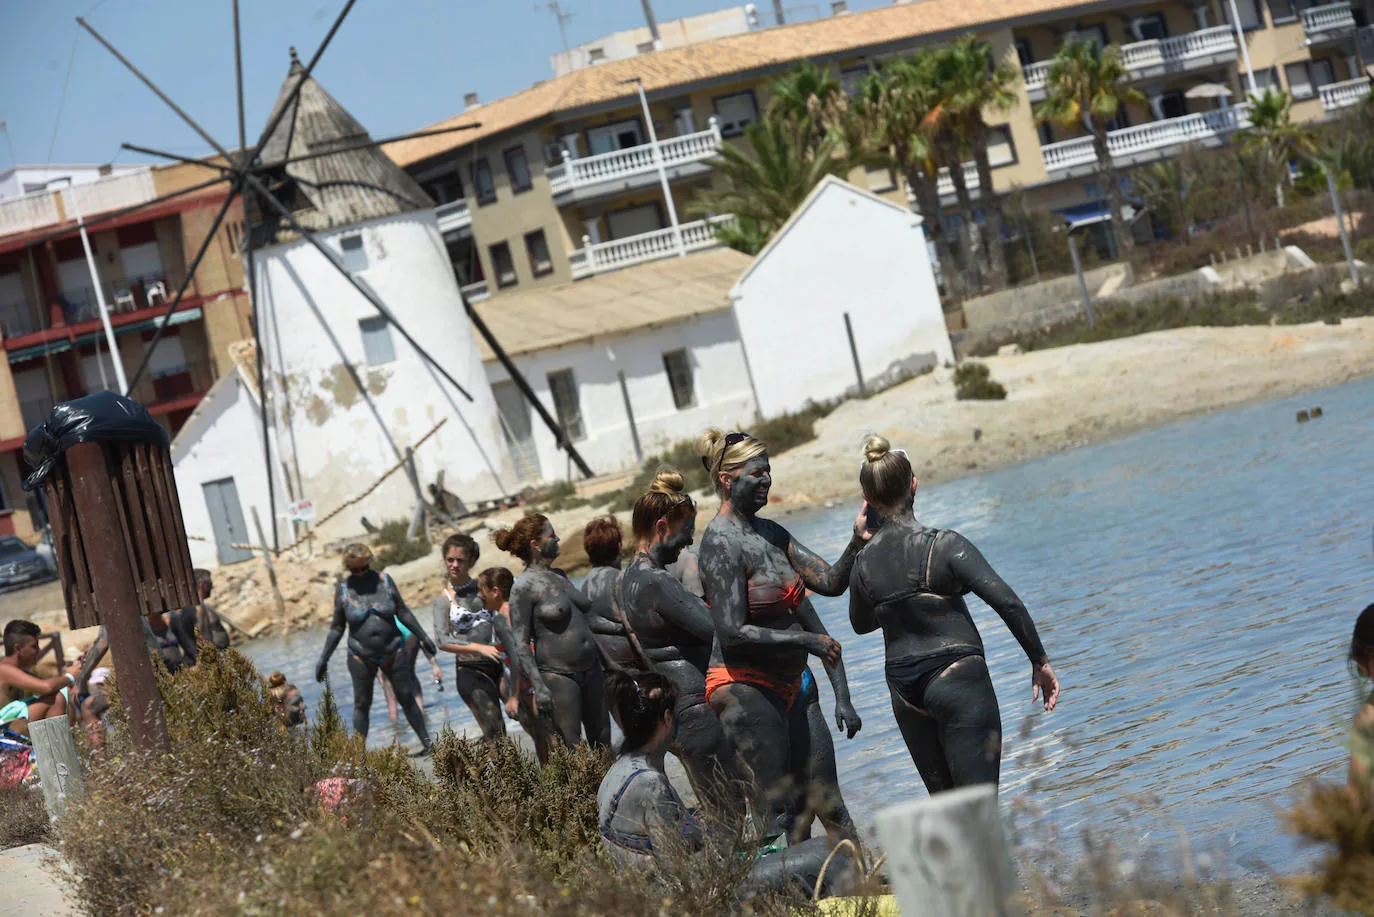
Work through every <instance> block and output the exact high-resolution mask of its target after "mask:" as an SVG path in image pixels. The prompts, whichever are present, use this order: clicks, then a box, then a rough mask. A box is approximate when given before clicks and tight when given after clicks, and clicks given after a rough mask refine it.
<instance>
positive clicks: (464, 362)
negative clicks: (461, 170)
mask: <svg viewBox="0 0 1374 917" xmlns="http://www.w3.org/2000/svg"><path fill="white" fill-rule="evenodd" d="M356 232H361V233H362V235H363V238H364V246H365V249H366V252H367V259H368V266H367V268H366V269H364V270H362V271H360V272H359V273H358V274H357V275H356V276H357V277H358V278H359V279H361V280H362V281H364V282H365V283H366V284H368V285H369V286H370V287H371V288H372V289H373V290H374V291H375V292H376V293H377V295H378V296H379V297H380V298H381V300H382V302H383V303H385V304H386V305H387V307H388V308H389V309H390V311H391V312H392V313H393V314H394V315H395V317H396V319H397V320H398V321H399V322H400V323H401V324H402V325H403V326H404V327H405V328H406V329H407V330H408V331H409V332H410V333H411V335H412V336H413V337H414V338H415V339H416V340H417V341H419V342H420V343H421V345H422V346H423V347H424V348H425V349H426V350H427V351H428V352H429V353H430V355H431V356H433V357H434V358H435V359H436V360H438V361H439V362H440V364H442V365H443V366H444V368H445V369H446V370H447V371H448V372H449V374H450V375H452V376H453V378H454V379H456V380H458V382H459V383H460V384H461V385H463V387H464V388H466V389H467V391H468V392H469V393H470V394H471V395H472V396H473V398H474V399H475V401H474V402H468V401H467V400H466V399H464V398H463V397H462V396H461V395H459V394H458V393H457V392H456V391H455V390H454V389H453V388H452V387H451V386H450V385H448V383H443V386H442V389H441V387H440V384H439V383H440V377H439V376H438V375H437V374H434V373H433V372H432V370H430V369H429V368H428V366H427V364H425V363H424V361H423V360H422V359H421V358H420V357H419V355H418V354H417V353H416V352H415V351H414V350H413V349H412V348H411V346H410V345H409V344H407V343H406V341H405V340H404V338H402V337H401V335H400V333H399V332H397V331H396V330H395V329H392V331H391V339H392V344H393V347H394V350H395V354H396V359H395V360H394V361H393V362H391V363H388V364H385V365H381V366H375V367H373V366H368V365H367V361H366V358H365V354H364V350H363V341H362V334H361V332H360V330H359V326H358V322H359V320H360V319H363V318H370V317H373V316H376V315H377V312H376V310H375V309H374V308H373V307H372V305H371V304H370V303H369V302H368V301H367V300H366V299H364V298H363V297H362V296H361V295H360V294H359V293H358V292H357V291H356V290H354V289H353V288H352V286H350V285H349V283H348V281H347V280H346V279H345V278H344V277H343V276H341V275H340V274H339V273H338V271H336V270H335V268H334V267H333V266H332V265H331V264H330V263H329V262H328V261H327V260H326V259H325V257H324V255H322V254H321V253H320V252H318V251H317V250H315V249H314V248H313V247H312V246H311V245H310V244H309V243H308V242H306V241H297V242H291V243H287V244H284V245H279V246H273V247H271V248H268V249H265V250H263V251H260V252H258V254H257V257H256V265H257V285H258V293H259V297H260V298H259V302H260V303H261V306H260V308H261V311H262V314H263V329H264V330H263V343H264V345H265V352H264V356H265V359H266V362H267V366H268V368H269V369H270V370H271V371H272V372H273V373H277V374H284V375H285V378H286V387H287V390H288V391H289V393H290V398H291V405H292V409H293V410H292V414H293V421H294V427H295V431H294V432H295V436H294V439H295V442H296V444H297V447H298V448H299V450H300V451H299V455H298V456H297V460H298V462H299V466H300V470H301V475H302V477H303V479H304V485H303V490H304V493H305V496H306V497H308V498H309V499H311V500H312V501H314V503H315V505H316V507H317V508H318V511H319V512H320V513H321V514H324V513H327V512H329V511H330V510H332V509H333V508H334V507H336V506H338V505H339V504H341V503H343V502H344V501H345V500H348V499H350V498H352V497H354V496H356V495H358V494H359V493H361V492H362V491H363V490H365V489H366V488H367V487H369V486H371V485H372V483H373V482H374V481H375V480H376V479H377V478H378V477H379V476H380V475H381V473H382V472H383V471H385V470H386V469H388V468H390V467H391V466H392V465H393V464H394V463H395V462H396V453H395V451H393V449H392V448H391V447H390V446H389V445H388V443H387V440H386V438H385V435H384V434H383V432H382V428H381V426H380V425H379V424H378V422H377V419H376V418H375V417H374V415H373V414H372V412H371V411H370V410H369V408H368V406H367V403H366V401H365V400H364V399H363V398H362V397H360V396H359V395H358V393H357V389H356V387H355V386H354V385H353V384H352V382H351V381H350V380H349V378H348V376H347V374H346V371H345V369H344V366H343V364H342V362H341V361H340V358H339V355H338V351H337V350H336V349H335V346H334V345H333V344H332V343H331V336H332V337H333V338H334V339H335V340H337V342H338V345H339V347H340V348H342V350H343V352H344V353H345V355H346V356H347V358H348V360H349V362H350V363H352V364H353V365H354V366H355V367H357V369H358V371H359V373H360V375H361V376H362V377H363V379H364V380H365V386H366V388H367V389H368V391H369V392H370V393H371V395H372V399H373V401H374V403H375V404H376V406H377V410H378V412H379V413H380V415H381V418H382V421H383V422H384V424H385V426H386V428H387V429H388V430H389V431H390V433H391V436H392V437H393V439H394V441H395V443H396V445H397V447H398V448H399V449H401V450H404V449H405V447H406V446H408V445H412V444H414V443H415V442H417V441H418V440H419V439H420V438H421V437H422V436H423V435H424V434H425V433H426V432H428V431H429V430H430V428H432V427H433V426H434V425H435V424H436V423H438V422H439V421H440V420H441V419H444V418H448V422H447V423H446V424H445V425H444V427H443V428H442V429H441V430H440V431H439V433H438V434H436V435H435V436H434V437H432V438H431V440H430V441H429V442H427V443H426V444H425V445H424V446H422V447H421V448H420V449H419V450H417V452H416V464H417V466H418V470H419V475H420V479H421V482H422V483H430V482H432V481H433V480H434V479H435V476H436V474H437V473H438V471H439V470H440V469H441V468H442V469H444V470H445V486H446V487H447V489H448V490H450V491H452V492H453V493H455V494H457V495H458V496H459V497H460V498H462V499H463V500H465V501H467V502H468V503H470V504H471V503H475V502H477V501H478V500H483V499H488V498H491V497H496V496H499V495H500V494H501V493H502V492H503V487H508V486H509V485H510V484H511V483H512V482H513V479H514V477H513V473H512V470H511V463H510V459H509V458H508V457H507V456H506V454H505V449H504V446H503V445H502V443H501V440H500V430H499V426H498V421H497V415H496V404H495V401H494V399H493V398H492V395H491V389H490V387H489V386H488V384H487V379H486V374H485V372H484V371H483V369H482V364H481V359H480V357H479V355H478V351H477V345H476V343H475V341H474V339H473V332H472V328H471V325H470V324H469V322H468V319H467V316H466V314H465V313H464V311H463V305H462V301H461V299H460V298H459V296H458V288H457V285H456V283H455V281H454V278H453V270H452V268H451V267H450V265H449V262H448V256H447V252H446V251H445V249H444V246H443V242H442V239H441V238H440V235H439V231H438V229H437V228H436V227H435V223H434V215H433V212H432V211H422V212H417V213H410V214H404V215H401V216H396V217H388V218H385V219H381V220H373V221H371V222H368V223H363V224H359V225H357V226H354V227H350V228H348V229H343V230H334V231H331V232H328V233H320V234H318V235H317V237H318V238H319V239H320V240H321V241H322V242H323V243H324V244H326V245H328V246H330V247H331V248H333V250H334V251H335V252H336V253H337V252H338V251H339V245H340V242H339V239H340V237H341V236H345V235H351V234H353V233H356ZM312 306H313V307H314V309H318V310H319V313H320V314H321V315H322V316H323V317H324V320H325V322H327V324H328V326H329V330H328V331H326V330H325V329H324V328H323V327H322V326H321V323H320V320H319V319H318V318H317V317H316V314H315V311H314V310H313V309H312ZM278 342H280V344H281V353H278V352H277V345H278ZM450 399H451V400H450ZM455 405H456V406H457V408H458V410H459V411H460V412H461V416H462V418H463V419H464V420H466V423H467V424H468V425H469V426H470V430H469V429H466V428H465V427H464V424H463V422H462V421H461V420H460V419H459V417H458V416H457V415H456V414H455V409H454V406H455ZM274 413H277V412H274ZM287 432H288V431H287V430H286V429H285V427H284V423H283V422H282V421H281V420H280V419H279V420H278V421H277V426H276V433H275V436H276V438H277V440H278V441H279V442H280V443H281V444H282V448H283V453H284V454H283V455H282V456H281V458H282V461H288V462H289V461H290V457H289V454H288V453H289V449H290V442H291V437H290V436H288V435H287ZM493 470H494V471H493ZM413 508H414V500H413V495H412V491H411V489H410V487H409V484H408V483H407V481H406V477H405V475H404V474H402V473H397V474H394V475H392V476H391V477H390V478H389V479H388V480H387V482H386V483H385V484H383V485H382V486H381V487H380V488H378V489H377V491H376V492H374V493H373V494H372V495H371V496H370V497H369V498H368V499H366V500H364V501H363V502H362V503H360V504H358V505H357V506H356V507H355V508H354V509H350V510H349V511H348V512H347V513H345V514H344V515H343V516H341V517H340V518H339V520H338V522H337V524H336V525H335V528H338V529H340V530H344V529H346V530H347V531H349V532H352V531H356V530H357V529H358V518H359V516H364V515H365V516H367V517H368V518H369V520H371V521H374V522H379V521H383V520H386V519H392V518H397V517H402V516H404V517H409V515H410V513H411V511H412V509H413ZM332 531H333V529H331V528H329V527H326V529H325V531H324V532H323V533H322V534H324V536H325V537H330V535H331V532H332ZM283 537H286V533H285V531H283Z"/></svg>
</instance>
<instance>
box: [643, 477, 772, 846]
mask: <svg viewBox="0 0 1374 917" xmlns="http://www.w3.org/2000/svg"><path fill="white" fill-rule="evenodd" d="M632 519H633V522H632V525H633V528H634V536H635V556H634V559H633V560H631V561H630V564H629V566H628V567H626V568H625V572H624V574H623V575H622V576H621V577H620V583H619V589H618V591H617V606H618V607H619V608H620V609H621V610H622V611H623V612H624V613H625V619H626V624H627V625H628V628H627V632H628V633H629V634H630V635H631V637H632V649H634V650H635V652H636V653H637V654H638V653H641V652H642V653H643V654H645V656H647V659H644V660H643V661H642V663H641V665H642V668H644V669H653V670H656V671H657V672H658V673H659V674H661V675H663V676H665V677H666V678H668V679H669V680H670V681H672V683H673V684H674V685H675V686H676V687H677V707H676V710H675V722H676V726H675V727H674V730H673V734H672V735H671V736H670V738H669V742H668V750H669V751H671V752H672V753H673V754H674V755H676V756H677V758H678V759H679V760H680V761H681V762H682V764H683V766H684V767H685V768H686V770H687V776H688V778H689V779H690V780H691V781H692V789H693V790H694V791H695V792H696V795H697V798H698V799H700V800H701V801H702V802H705V803H707V804H709V805H710V806H711V807H712V808H713V809H715V810H717V811H718V812H719V813H720V814H721V815H723V816H724V817H726V818H727V819H728V820H733V819H734V818H742V817H743V815H744V799H743V796H742V793H741V786H742V783H743V781H745V780H746V779H747V775H746V774H745V771H744V767H743V764H742V762H740V760H739V757H738V755H737V754H736V752H735V749H734V746H733V745H731V744H730V740H729V739H728V738H726V735H725V731H724V729H722V728H721V725H720V720H719V719H717V718H716V714H715V712H714V711H712V710H711V708H710V707H709V706H708V705H707V703H706V670H707V668H708V666H709V664H710V660H711V641H712V639H713V637H714V636H715V628H714V626H713V624H712V623H711V610H710V609H709V608H707V607H706V603H705V602H703V601H702V600H701V599H700V598H699V597H697V596H695V595H693V594H692V593H691V592H689V591H688V590H687V589H686V588H685V587H684V586H683V585H682V583H680V582H679V581H678V580H677V578H676V577H675V576H673V574H672V573H671V572H669V569H668V568H669V567H671V566H672V565H673V562H674V561H675V560H677V559H678V557H679V556H680V555H681V554H682V552H683V551H684V550H686V548H687V546H688V545H690V544H691V543H692V538H693V535H694V534H695V532H696V520H697V509H696V505H695V504H693V503H692V498H691V497H689V496H687V494H686V493H684V492H683V481H682V475H681V474H679V473H678V472H677V471H676V470H674V469H672V468H661V469H659V471H658V474H657V475H656V476H655V477H654V481H653V483H652V484H650V485H649V490H648V492H646V493H645V494H644V495H643V496H641V497H640V498H639V499H638V500H637V501H635V506H634V515H633V517H632Z"/></svg>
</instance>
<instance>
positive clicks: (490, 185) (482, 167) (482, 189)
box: [472, 156, 496, 204]
mask: <svg viewBox="0 0 1374 917" xmlns="http://www.w3.org/2000/svg"><path fill="white" fill-rule="evenodd" d="M472 186H473V187H474V188H475V189H477V203H479V204H490V203H491V202H492V201H494V200H496V183H495V182H493V181H492V180H491V163H489V162H487V157H485V156H483V157H482V158H481V159H479V160H477V161H476V162H474V163H473V164H472Z"/></svg>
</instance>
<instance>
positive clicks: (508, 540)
mask: <svg viewBox="0 0 1374 917" xmlns="http://www.w3.org/2000/svg"><path fill="white" fill-rule="evenodd" d="M512 535H513V533H512V532H511V530H510V529H497V530H496V531H494V532H492V533H491V540H492V543H493V544H495V545H496V546H497V547H498V548H500V549H501V550H502V551H505V552H506V553H508V554H509V553H510V549H511V548H513V547H515V545H514V544H513V538H512Z"/></svg>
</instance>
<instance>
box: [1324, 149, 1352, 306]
mask: <svg viewBox="0 0 1374 917" xmlns="http://www.w3.org/2000/svg"><path fill="white" fill-rule="evenodd" d="M1322 172H1324V173H1326V190H1328V191H1330V192H1331V207H1332V209H1333V210H1335V212H1336V226H1337V227H1338V228H1339V229H1340V231H1341V248H1343V249H1345V263H1346V265H1347V266H1348V267H1349V268H1350V282H1351V283H1353V284H1354V285H1355V286H1357V287H1358V286H1359V285H1360V272H1359V271H1357V270H1355V255H1354V253H1353V252H1352V251H1351V250H1350V234H1349V233H1348V232H1347V231H1346V228H1345V217H1344V216H1343V215H1342V214H1341V196H1340V195H1339V194H1337V193H1336V177H1335V176H1334V175H1332V174H1331V169H1330V167H1328V166H1327V165H1326V163H1322Z"/></svg>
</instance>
